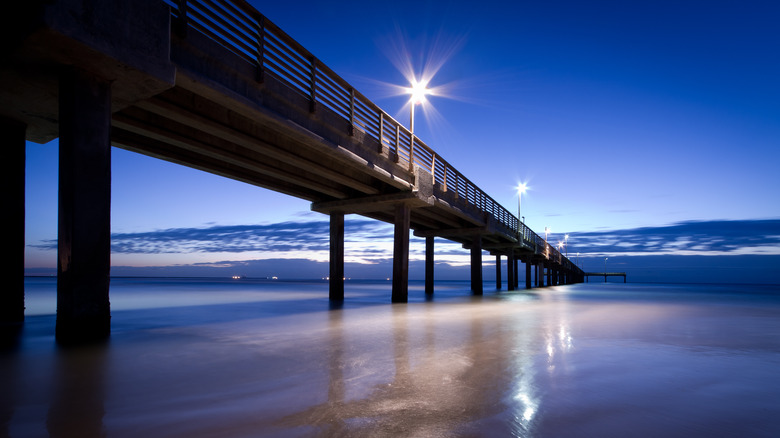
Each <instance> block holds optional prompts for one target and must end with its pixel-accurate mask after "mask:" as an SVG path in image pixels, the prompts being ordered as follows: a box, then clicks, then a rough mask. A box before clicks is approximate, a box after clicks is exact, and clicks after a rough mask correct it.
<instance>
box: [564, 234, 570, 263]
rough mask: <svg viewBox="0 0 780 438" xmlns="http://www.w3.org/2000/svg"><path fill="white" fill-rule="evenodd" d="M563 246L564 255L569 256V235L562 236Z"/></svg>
mask: <svg viewBox="0 0 780 438" xmlns="http://www.w3.org/2000/svg"><path fill="white" fill-rule="evenodd" d="M563 247H564V249H565V251H566V257H569V235H568V234H567V235H565V236H564V237H563Z"/></svg>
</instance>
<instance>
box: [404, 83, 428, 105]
mask: <svg viewBox="0 0 780 438" xmlns="http://www.w3.org/2000/svg"><path fill="white" fill-rule="evenodd" d="M427 86H428V83H427V82H422V81H421V82H417V80H416V79H414V80H413V81H412V86H411V87H409V94H411V96H412V97H411V98H410V99H409V101H410V102H411V103H412V105H418V104H421V103H423V102H425V95H426V94H430V91H429V90H428V88H426V87H427Z"/></svg>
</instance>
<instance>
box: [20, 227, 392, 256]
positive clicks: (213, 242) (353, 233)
mask: <svg viewBox="0 0 780 438" xmlns="http://www.w3.org/2000/svg"><path fill="white" fill-rule="evenodd" d="M329 227H330V225H329V223H328V222H327V221H300V222H282V223H278V224H269V225H214V226H210V227H203V228H169V229H165V230H155V231H146V232H141V233H114V234H112V235H111V251H112V252H113V253H115V254H182V253H196V252H200V253H210V252H213V253H216V252H219V253H241V252H258V251H259V252H267V251H270V252H285V251H327V250H328V247H329V236H330V231H329V229H330V228H329ZM387 228H388V225H387V224H384V223H381V222H377V221H371V220H351V221H349V222H348V223H347V224H346V225H345V240H346V241H347V242H352V241H362V242H365V241H369V242H370V241H372V240H379V239H384V238H386V236H387V234H388V232H387ZM390 235H392V229H391V231H390ZM30 246H32V247H34V248H38V249H49V250H54V249H56V248H57V241H56V240H49V241H44V242H42V243H40V244H33V245H30ZM367 250H370V248H367Z"/></svg>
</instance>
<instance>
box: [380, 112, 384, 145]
mask: <svg viewBox="0 0 780 438" xmlns="http://www.w3.org/2000/svg"><path fill="white" fill-rule="evenodd" d="M384 138H385V113H384V112H383V111H382V110H379V153H380V154H381V153H382V152H383V148H382V144H383V142H384V140H383V139H384Z"/></svg>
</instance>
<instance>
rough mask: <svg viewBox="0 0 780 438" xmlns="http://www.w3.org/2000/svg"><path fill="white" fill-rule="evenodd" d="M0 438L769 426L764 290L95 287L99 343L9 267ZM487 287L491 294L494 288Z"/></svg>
mask: <svg viewBox="0 0 780 438" xmlns="http://www.w3.org/2000/svg"><path fill="white" fill-rule="evenodd" d="M25 283H26V305H27V309H26V313H27V316H26V322H25V327H24V330H23V333H22V337H21V339H20V342H19V345H18V346H17V348H16V349H15V350H12V351H4V352H2V353H0V388H1V391H0V436H7V437H46V436H72V437H312V436H314V437H330V436H338V437H385V436H387V437H397V436H403V437H459V436H490V437H629V436H630V437H714V436H718V437H732V436H733V437H778V436H780V373H779V371H780V286H754V285H679V284H632V283H628V284H623V283H606V284H605V283H598V282H590V283H586V284H577V285H568V286H555V287H545V288H538V289H531V290H520V291H512V292H509V291H506V290H503V291H496V290H495V284H494V283H490V282H486V283H485V294H484V295H483V296H472V295H471V293H470V292H469V284H468V282H437V283H436V289H435V294H434V296H433V298H431V299H426V297H425V295H424V288H423V283H422V282H411V284H410V288H409V298H410V300H409V301H410V302H409V303H408V304H390V291H391V285H390V282H386V281H376V282H370V281H347V282H346V288H345V289H346V292H345V296H346V300H345V301H344V303H343V305H341V306H337V305H333V304H332V303H330V302H329V300H328V286H327V283H326V282H324V281H311V282H303V281H300V282H289V281H278V280H253V279H238V280H231V279H179V278H173V279H170V278H168V279H161V278H114V279H112V282H111V306H112V320H111V321H112V334H111V339H110V341H109V342H107V343H106V344H105V345H99V346H92V347H84V348H76V349H61V348H58V347H57V346H56V344H55V342H54V324H55V316H54V311H55V307H56V280H55V279H53V278H27V279H26V280H25ZM504 286H505V285H504Z"/></svg>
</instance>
